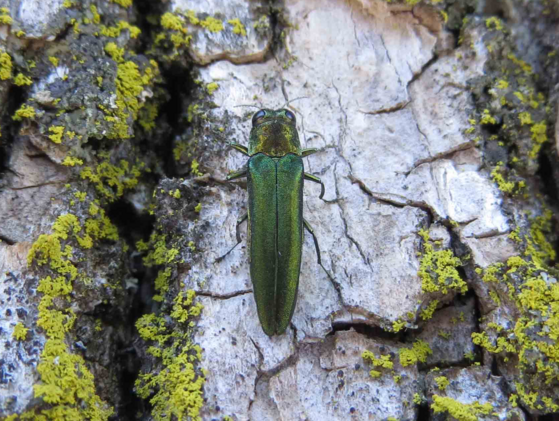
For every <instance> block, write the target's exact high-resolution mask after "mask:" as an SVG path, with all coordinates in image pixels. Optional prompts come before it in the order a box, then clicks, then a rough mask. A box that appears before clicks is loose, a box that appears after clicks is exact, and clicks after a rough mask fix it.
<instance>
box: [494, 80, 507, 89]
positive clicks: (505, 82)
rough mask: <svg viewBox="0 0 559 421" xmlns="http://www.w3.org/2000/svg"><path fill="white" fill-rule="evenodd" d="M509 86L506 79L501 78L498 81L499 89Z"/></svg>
mask: <svg viewBox="0 0 559 421" xmlns="http://www.w3.org/2000/svg"><path fill="white" fill-rule="evenodd" d="M508 87H509V83H508V82H507V81H506V80H504V79H499V81H498V82H497V88H498V89H507V88H508Z"/></svg>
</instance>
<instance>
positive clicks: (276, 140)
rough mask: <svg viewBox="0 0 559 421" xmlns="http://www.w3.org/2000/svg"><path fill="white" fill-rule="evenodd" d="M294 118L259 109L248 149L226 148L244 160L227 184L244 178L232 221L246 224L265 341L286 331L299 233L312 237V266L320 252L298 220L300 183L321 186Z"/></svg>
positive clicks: (300, 218)
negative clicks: (242, 206) (243, 209)
mask: <svg viewBox="0 0 559 421" xmlns="http://www.w3.org/2000/svg"><path fill="white" fill-rule="evenodd" d="M295 123H296V120H295V115H294V114H293V113H292V112H291V111H289V110H285V109H281V110H275V111H274V110H267V109H263V110H260V111H258V112H257V113H256V114H254V116H253V118H252V130H251V131H250V140H249V146H248V148H246V147H245V146H242V145H240V144H238V143H232V144H231V146H232V147H233V148H235V149H236V150H238V151H239V152H241V153H243V154H244V155H247V156H249V157H250V159H249V160H248V163H247V164H246V166H245V167H244V168H242V169H241V170H238V171H234V172H232V173H230V174H229V175H228V176H227V179H228V180H234V179H237V178H241V177H247V186H248V212H247V213H246V214H245V215H243V216H241V217H240V218H239V219H238V220H237V244H238V243H240V242H241V237H240V234H239V226H240V224H241V223H243V222H244V221H245V220H246V219H248V250H249V258H250V277H251V279H252V285H253V287H254V298H255V300H256V307H257V310H258V318H259V319H260V323H261V325H262V329H263V330H264V332H265V333H266V334H267V335H268V336H274V335H281V334H282V333H284V332H285V331H286V329H287V327H288V326H289V322H290V321H291V317H292V316H293V311H294V310H295V303H296V302H297V288H298V286H299V273H300V271H301V255H302V248H303V227H305V228H306V229H307V230H308V231H309V233H310V234H311V235H312V237H313V240H314V245H315V247H316V253H317V255H318V264H319V265H321V266H322V264H321V261H320V249H319V247H318V241H317V239H316V236H315V235H314V232H313V230H312V228H311V227H310V225H309V223H308V222H307V221H306V220H305V219H304V218H303V181H304V180H309V181H314V182H315V183H320V185H321V187H322V190H321V193H320V198H321V199H322V197H323V196H324V184H323V183H322V181H320V179H319V178H318V177H315V176H314V175H311V174H307V173H305V171H304V168H303V158H304V157H306V156H308V155H310V154H313V153H315V152H316V151H317V150H316V149H301V144H300V142H299V135H298V134H297V128H296V127H295Z"/></svg>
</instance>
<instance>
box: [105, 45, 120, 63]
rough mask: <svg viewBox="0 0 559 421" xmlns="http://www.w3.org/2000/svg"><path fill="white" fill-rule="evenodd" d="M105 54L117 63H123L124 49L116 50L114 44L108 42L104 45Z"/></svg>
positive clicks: (116, 47)
mask: <svg viewBox="0 0 559 421" xmlns="http://www.w3.org/2000/svg"><path fill="white" fill-rule="evenodd" d="M105 52H106V53H107V54H108V55H109V56H111V58H112V59H113V60H114V61H116V62H117V63H122V62H123V61H124V48H118V46H117V45H116V44H115V43H114V42H109V43H107V45H105Z"/></svg>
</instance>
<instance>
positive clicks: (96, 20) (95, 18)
mask: <svg viewBox="0 0 559 421" xmlns="http://www.w3.org/2000/svg"><path fill="white" fill-rule="evenodd" d="M89 10H90V11H91V13H92V14H93V23H95V24H99V23H101V15H100V14H99V12H98V11H97V6H95V5H94V4H92V5H91V6H89Z"/></svg>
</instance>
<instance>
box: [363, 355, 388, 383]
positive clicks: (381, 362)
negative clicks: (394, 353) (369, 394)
mask: <svg viewBox="0 0 559 421" xmlns="http://www.w3.org/2000/svg"><path fill="white" fill-rule="evenodd" d="M361 356H362V357H363V360H365V361H368V362H369V363H371V364H372V365H373V367H376V368H381V369H386V370H392V369H393V368H394V363H393V362H392V357H391V356H390V355H381V356H379V357H378V358H377V357H376V356H375V354H374V353H372V352H371V351H367V350H365V351H363V353H362V354H361ZM369 374H370V375H371V377H373V378H377V377H380V376H381V375H382V373H381V372H380V371H377V370H374V369H373V370H371V371H370V372H369Z"/></svg>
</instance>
